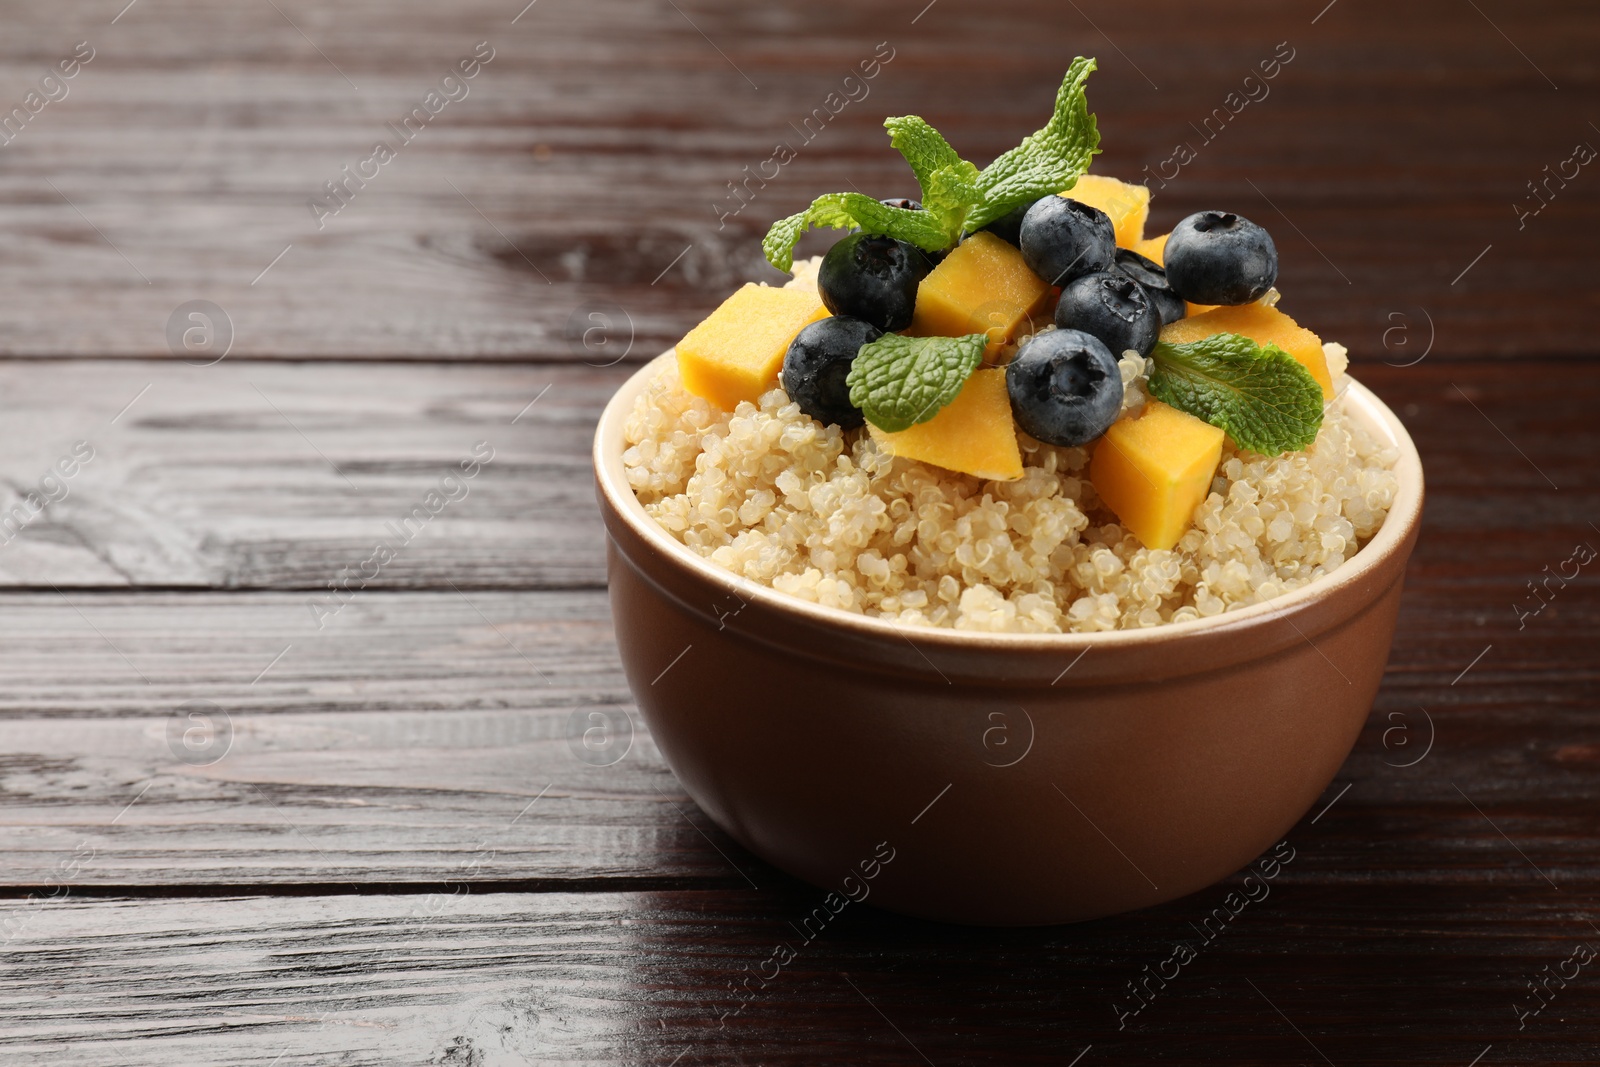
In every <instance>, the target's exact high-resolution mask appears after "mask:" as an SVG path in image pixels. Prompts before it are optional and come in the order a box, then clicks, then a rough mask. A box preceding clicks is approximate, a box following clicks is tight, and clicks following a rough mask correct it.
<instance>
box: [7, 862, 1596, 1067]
mask: <svg viewBox="0 0 1600 1067" xmlns="http://www.w3.org/2000/svg"><path fill="white" fill-rule="evenodd" d="M1318 862H1319V857H1318V856H1317V855H1316V854H1315V852H1314V850H1313V849H1312V848H1311V847H1309V846H1307V847H1301V848H1299V849H1298V852H1297V855H1296V857H1295V860H1294V866H1300V865H1305V866H1308V867H1309V866H1313V865H1315V864H1317V863H1318ZM1569 889H1570V890H1572V891H1571V892H1568V893H1567V894H1564V895H1558V894H1555V893H1553V892H1551V891H1550V890H1548V889H1544V890H1543V891H1542V892H1541V891H1539V890H1509V891H1506V892H1504V893H1503V894H1502V896H1501V897H1500V899H1498V900H1496V901H1494V902H1493V903H1490V902H1488V901H1486V900H1485V899H1484V896H1483V894H1482V892H1481V890H1465V889H1459V888H1440V887H1415V888H1405V889H1395V888H1392V887H1350V888H1346V889H1341V890H1340V891H1338V892H1337V893H1334V892H1329V891H1325V890H1318V889H1314V888H1310V887H1306V886H1291V885H1277V884H1275V883H1274V884H1273V888H1272V889H1271V892H1270V893H1269V895H1267V896H1266V897H1265V898H1264V899H1262V900H1261V901H1260V902H1258V903H1254V904H1250V905H1248V906H1247V907H1246V908H1245V909H1244V910H1243V911H1242V912H1241V913H1240V914H1239V915H1238V917H1237V918H1234V919H1232V920H1231V921H1230V922H1229V923H1227V924H1226V925H1225V926H1221V925H1220V924H1219V927H1217V928H1220V930H1221V932H1220V933H1214V934H1213V935H1212V939H1211V940H1210V941H1209V942H1208V941H1205V940H1204V939H1203V938H1202V937H1201V936H1200V935H1199V934H1197V933H1196V928H1197V927H1196V925H1195V924H1199V923H1201V922H1202V921H1204V920H1205V918H1206V917H1207V915H1208V913H1209V912H1210V910H1211V909H1213V908H1216V907H1219V906H1220V902H1221V900H1222V899H1223V897H1224V896H1225V893H1226V890H1225V889H1224V888H1223V887H1220V886H1219V887H1213V889H1212V890H1210V891H1208V892H1206V893H1202V894H1199V895H1197V896H1196V897H1193V898H1189V899H1187V900H1183V901H1179V902H1176V903H1173V904H1169V905H1166V906H1163V907H1161V908H1156V909H1152V910H1151V911H1147V912H1142V913H1140V914H1138V915H1133V916H1124V917H1120V918H1115V919H1108V920H1102V921H1099V922H1094V923H1086V924H1082V925H1078V926H1073V927H1069V928H1063V929H1058V930H1047V931H1041V930H1024V931H991V930H970V929H962V928H957V927H948V926H935V925H930V924H926V923H918V922H912V921H909V920H903V919H897V918H894V917H892V916H887V915H883V914H879V913H876V912H874V911H872V910H871V908H870V898H869V900H868V904H866V905H850V906H847V907H846V908H845V909H844V910H843V911H842V912H841V913H840V914H839V915H838V916H837V917H836V918H834V919H832V921H831V922H829V923H828V924H826V926H825V927H824V928H823V930H822V933H821V934H820V936H817V937H815V938H814V939H813V940H810V941H809V943H808V942H807V941H806V939H805V937H804V935H803V933H800V932H797V931H799V930H800V929H801V924H803V923H804V922H805V921H806V919H807V918H808V917H809V916H810V915H811V914H812V909H814V908H815V907H817V906H818V903H819V901H820V900H821V897H822V895H821V893H819V892H818V891H815V890H809V889H805V888H801V887H793V886H782V887H774V888H769V889H767V890H765V891H763V892H761V893H755V892H751V891H748V890H741V891H732V892H722V893H700V892H650V893H632V894H625V893H586V894H565V893H556V894H538V895H524V894H477V893H472V894H465V895H460V896H453V897H452V896H444V895H440V896H438V897H435V898H427V897H419V896H373V897H352V896H342V897H311V898H281V897H280V898H266V899H263V898H248V899H222V900H207V899H172V900H162V901H151V900H94V901H91V900H79V899H74V898H71V897H68V898H65V899H63V900H56V901H50V902H44V903H40V904H37V905H35V906H34V908H33V910H32V912H31V913H30V914H29V916H28V923H27V925H26V926H25V927H24V929H23V931H22V934H21V936H19V937H17V938H16V939H15V940H14V941H13V942H12V943H11V944H10V945H9V946H7V948H6V951H5V952H4V953H3V954H0V1017H4V1018H8V1019H10V1020H13V1021H12V1022H11V1024H10V1025H9V1026H7V1027H6V1028H5V1030H4V1031H0V1053H3V1054H5V1055H7V1057H8V1058H14V1059H16V1060H17V1061H18V1062H43V1061H46V1060H48V1062H51V1063H61V1064H70V1065H73V1067H78V1065H84V1067H88V1065H95V1067H102V1065H104V1067H115V1065H124V1067H144V1065H152V1067H153V1065H166V1064H171V1063H185V1064H211V1063H219V1064H220V1063H227V1064H250V1065H255V1067H272V1065H274V1064H275V1065H277V1067H284V1065H287V1064H294V1065H310V1064H318V1065H322V1064H349V1065H356V1064H363V1065H365V1064H371V1065H384V1067H390V1065H395V1064H434V1065H456V1064H484V1065H491V1064H493V1065H498V1064H506V1065H510V1064H524V1063H537V1064H547V1063H572V1064H578V1063H584V1064H600V1063H607V1064H609V1063H628V1064H641V1063H648V1064H660V1065H662V1067H665V1065H668V1064H671V1063H680V1064H683V1063H691V1064H744V1063H751V1062H760V1063H767V1064H794V1065H802V1064H805V1065H810V1064H817V1063H852V1064H886V1065H887V1064H907V1063H923V1062H927V1063H934V1064H941V1065H942V1064H951V1065H963V1064H974V1065H976V1064H993V1063H996V1062H1004V1063H1007V1064H1065V1063H1070V1062H1072V1060H1073V1058H1074V1057H1075V1056H1080V1055H1081V1056H1082V1057H1083V1059H1082V1060H1081V1061H1080V1062H1081V1063H1083V1064H1086V1065H1087V1064H1091V1063H1166V1062H1172V1063H1228V1064H1240V1065H1248V1067H1258V1065H1260V1067H1265V1065H1273V1067H1278V1065H1282V1064H1286V1063H1287V1064H1307V1063H1323V1062H1329V1063H1336V1064H1340V1065H1345V1064H1373V1065H1379V1064H1382V1065H1387V1064H1393V1063H1397V1062H1406V1063H1449V1064H1462V1065H1465V1064H1467V1063H1470V1062H1471V1061H1472V1060H1473V1058H1474V1057H1475V1056H1479V1055H1480V1054H1483V1053H1485V1052H1486V1051H1487V1056H1486V1057H1485V1059H1484V1060H1483V1061H1482V1062H1498V1063H1539V1064H1548V1065H1568V1064H1571V1065H1576V1064H1587V1063H1593V1062H1594V1059H1595V1057H1596V1056H1597V1055H1600V1039H1597V1037H1596V1032H1595V1028H1594V1027H1593V1025H1592V1023H1591V1022H1590V1021H1591V1020H1593V1019H1594V1018H1595V1016H1596V1013H1597V1012H1600V981H1597V980H1596V978H1595V977H1594V975H1593V974H1592V973H1590V972H1592V970H1593V968H1594V964H1593V963H1591V964H1590V965H1589V967H1588V968H1587V969H1586V970H1584V971H1582V972H1580V976H1579V977H1578V978H1576V979H1575V980H1573V981H1571V982H1568V983H1567V984H1566V985H1565V986H1564V987H1561V986H1557V985H1555V984H1554V983H1552V984H1551V985H1550V987H1549V988H1550V990H1551V991H1552V993H1551V996H1550V1001H1549V1005H1548V1006H1547V1007H1545V1008H1544V1010H1543V1011H1541V1012H1540V1013H1539V1014H1538V1015H1536V1016H1533V1017H1531V1018H1530V1019H1529V1020H1528V1022H1527V1025H1526V1027H1525V1028H1523V1029H1522V1030H1520V1031H1519V1030H1518V1026H1517V1016H1516V1014H1515V1013H1514V1006H1516V1005H1517V1004H1519V1003H1522V1004H1524V1005H1526V1004H1528V1003H1530V1002H1531V1001H1532V994H1531V993H1529V991H1528V989H1527V987H1526V982H1527V981H1528V980H1529V979H1531V978H1536V977H1539V976H1542V974H1543V973H1544V972H1542V971H1541V968H1543V967H1545V966H1547V965H1550V966H1551V967H1552V970H1553V969H1554V965H1558V964H1560V963H1561V962H1562V961H1563V960H1565V959H1568V958H1569V957H1570V955H1571V954H1572V953H1573V952H1575V951H1578V950H1579V948H1580V946H1589V947H1591V948H1592V947H1593V946H1595V945H1596V943H1597V942H1600V936H1597V935H1596V933H1595V931H1594V929H1592V928H1591V925H1590V922H1589V915H1590V914H1591V912H1590V909H1591V908H1592V906H1593V905H1594V904H1595V903H1596V897H1595V892H1594V886H1593V884H1589V885H1585V886H1571V887H1569ZM810 929H811V930H812V931H813V932H814V931H815V926H813V927H811V928H810ZM1178 942H1186V943H1187V944H1189V945H1190V946H1191V947H1192V948H1194V949H1195V950H1196V952H1197V958H1195V959H1193V960H1192V961H1191V962H1190V963H1188V964H1187V965H1185V966H1184V967H1183V968H1182V969H1180V970H1178V971H1177V972H1176V973H1174V971H1173V970H1172V969H1171V968H1170V967H1167V968H1164V969H1165V971H1166V973H1167V975H1168V976H1169V979H1170V980H1169V981H1168V982H1166V983H1165V985H1164V987H1161V986H1157V985H1156V984H1155V983H1154V981H1152V983H1151V984H1150V986H1149V989H1151V990H1154V992H1153V993H1152V995H1151V997H1150V999H1149V1000H1148V1003H1147V1006H1146V1007H1144V1008H1143V1009H1142V1010H1141V1011H1139V1012H1138V1013H1137V1014H1130V1015H1128V1016H1127V1017H1126V1018H1125V1025H1123V1027H1122V1028H1120V1029H1119V1021H1124V1017H1123V1016H1119V1014H1118V1009H1119V1008H1120V1009H1121V1010H1122V1011H1123V1012H1130V1011H1131V1009H1132V1008H1133V1007H1134V1006H1135V1003H1136V1002H1135V1001H1134V1000H1133V998H1132V996H1131V995H1130V994H1129V992H1128V989H1127V983H1129V982H1133V981H1136V980H1138V979H1140V978H1141V977H1143V968H1144V967H1145V966H1146V965H1148V966H1149V967H1150V968H1151V969H1152V970H1155V969H1156V968H1157V967H1159V966H1160V965H1161V964H1162V963H1163V961H1165V960H1167V959H1168V958H1169V957H1170V956H1171V954H1172V952H1173V946H1174V945H1175V944H1176V943H1178ZM780 943H783V944H786V945H788V946H789V947H790V949H791V950H792V951H794V953H795V958H794V959H793V960H792V961H790V962H789V963H788V964H787V965H786V966H784V967H783V968H782V969H779V970H776V973H774V967H773V965H766V966H763V963H764V961H766V960H768V959H769V958H771V956H772V954H773V952H774V949H775V946H776V945H778V944H780ZM1566 973H1569V974H1570V973H1571V968H1570V967H1568V968H1567V969H1566ZM752 975H766V976H768V977H769V978H770V979H771V980H770V981H769V982H768V983H766V986H765V988H762V987H760V986H759V985H757V981H758V979H755V978H749V976H752ZM747 978H749V984H748V986H742V985H741V984H740V983H741V982H742V981H744V980H746V979H747ZM1491 1047H1492V1050H1491ZM1324 1058H1325V1059H1324Z"/></svg>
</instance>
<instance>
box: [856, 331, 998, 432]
mask: <svg viewBox="0 0 1600 1067" xmlns="http://www.w3.org/2000/svg"><path fill="white" fill-rule="evenodd" d="M988 344H989V337H988V335H987V334H981V333H970V334H967V335H966V336H965V337H905V336H903V335H901V334H897V333H886V334H884V335H883V336H882V337H880V338H878V339H877V340H876V341H873V342H871V343H870V344H865V345H862V346H861V350H860V351H859V352H857V353H856V358H855V361H854V362H853V363H851V365H850V373H849V374H848V375H846V376H845V384H846V385H847V386H849V387H850V403H852V404H854V405H855V406H856V407H858V408H860V409H861V413H862V414H863V415H865V416H866V418H867V421H868V422H870V423H872V425H874V426H876V427H877V428H878V429H880V430H885V431H887V432H889V433H899V432H900V431H901V430H906V429H909V428H911V427H912V426H915V425H917V424H918V423H920V422H927V421H928V420H929V419H931V418H933V417H934V416H935V415H937V414H938V413H939V409H940V408H942V407H944V406H945V405H946V404H948V403H950V401H952V400H954V399H955V398H956V394H957V393H959V392H961V387H962V386H963V385H965V384H966V383H967V378H969V377H970V376H971V375H972V372H973V371H974V370H976V369H977V366H978V364H979V363H980V362H982V360H983V351H984V349H985V348H986V347H987V346H988Z"/></svg>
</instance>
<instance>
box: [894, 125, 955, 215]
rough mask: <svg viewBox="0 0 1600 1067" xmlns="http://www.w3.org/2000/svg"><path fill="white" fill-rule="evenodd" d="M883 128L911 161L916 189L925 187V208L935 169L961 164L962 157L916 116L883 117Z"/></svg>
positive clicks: (923, 196)
mask: <svg viewBox="0 0 1600 1067" xmlns="http://www.w3.org/2000/svg"><path fill="white" fill-rule="evenodd" d="M883 128H884V129H886V130H888V131H889V143H890V144H892V145H894V147H895V148H896V149H897V150H898V151H899V152H900V154H901V155H902V156H905V157H906V162H907V163H909V164H911V173H912V174H915V175H916V176H917V188H919V189H920V190H922V204H923V206H924V207H926V206H927V205H928V195H929V192H930V190H931V188H932V183H931V179H932V178H933V175H934V174H935V172H937V171H939V170H940V169H942V168H944V167H950V166H954V165H955V164H957V163H960V162H961V157H960V156H959V155H957V154H956V150H955V149H954V148H951V147H950V142H949V141H946V140H945V139H944V135H943V134H941V133H940V132H939V131H938V130H936V129H934V128H933V127H932V126H929V125H928V124H927V123H926V122H924V121H922V119H921V118H920V117H919V116H917V115H901V116H899V117H897V118H890V119H884V120H883Z"/></svg>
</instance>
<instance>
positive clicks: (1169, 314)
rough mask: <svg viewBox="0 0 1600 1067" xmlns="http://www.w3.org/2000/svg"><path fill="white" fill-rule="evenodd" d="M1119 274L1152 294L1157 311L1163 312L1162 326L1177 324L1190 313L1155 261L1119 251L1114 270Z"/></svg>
mask: <svg viewBox="0 0 1600 1067" xmlns="http://www.w3.org/2000/svg"><path fill="white" fill-rule="evenodd" d="M1112 269H1113V270H1115V271H1118V272H1119V273H1122V274H1126V275H1127V276H1128V277H1130V278H1132V279H1133V280H1134V281H1136V282H1138V283H1139V284H1140V285H1142V286H1144V291H1145V292H1146V293H1149V294H1150V299H1151V301H1152V302H1154V304H1155V306H1156V310H1157V311H1159V312H1161V324H1162V325H1163V326H1165V325H1166V324H1167V323H1169V322H1177V321H1178V320H1179V319H1181V318H1183V317H1184V316H1185V315H1187V314H1188V313H1189V309H1188V308H1187V307H1185V306H1184V303H1183V297H1181V296H1179V295H1178V294H1177V293H1175V292H1173V291H1172V286H1171V284H1169V283H1168V281H1167V272H1166V271H1165V270H1164V269H1163V268H1162V267H1161V264H1159V263H1157V262H1156V261H1155V260H1153V259H1146V258H1145V257H1144V256H1141V255H1140V254H1139V253H1137V252H1135V251H1133V250H1132V249H1128V248H1119V249H1117V261H1116V265H1115V266H1114V267H1113V268H1112Z"/></svg>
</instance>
